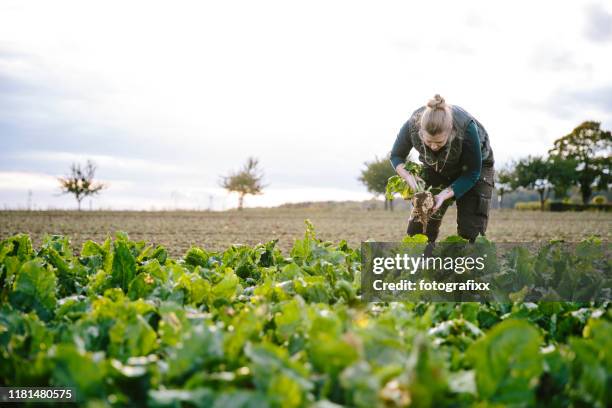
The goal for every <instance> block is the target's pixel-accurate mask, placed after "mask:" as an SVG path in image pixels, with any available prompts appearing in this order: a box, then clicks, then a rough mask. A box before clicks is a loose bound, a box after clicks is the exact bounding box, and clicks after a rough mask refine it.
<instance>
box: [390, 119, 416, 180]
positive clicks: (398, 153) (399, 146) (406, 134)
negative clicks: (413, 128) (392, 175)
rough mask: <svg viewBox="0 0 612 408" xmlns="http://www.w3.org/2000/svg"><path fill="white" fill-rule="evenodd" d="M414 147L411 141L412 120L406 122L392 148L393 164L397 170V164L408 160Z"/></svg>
mask: <svg viewBox="0 0 612 408" xmlns="http://www.w3.org/2000/svg"><path fill="white" fill-rule="evenodd" d="M411 149H412V142H410V121H407V122H406V123H404V126H402V128H401V129H400V131H399V133H398V134H397V138H396V139H395V143H393V148H392V149H391V165H392V166H393V168H394V169H396V170H397V166H399V165H400V164H404V163H405V162H406V157H408V153H410V150H411Z"/></svg>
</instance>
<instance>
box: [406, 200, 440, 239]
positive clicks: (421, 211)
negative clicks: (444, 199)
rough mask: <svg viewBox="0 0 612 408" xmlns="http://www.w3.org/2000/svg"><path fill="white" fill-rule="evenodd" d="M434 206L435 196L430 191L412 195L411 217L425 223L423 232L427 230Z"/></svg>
mask: <svg viewBox="0 0 612 408" xmlns="http://www.w3.org/2000/svg"><path fill="white" fill-rule="evenodd" d="M433 207H434V197H433V194H431V192H429V191H421V192H419V193H415V194H414V197H412V214H410V218H411V219H416V220H418V221H419V222H420V223H421V224H423V234H425V231H427V224H428V223H429V218H430V217H431V214H432V213H433Z"/></svg>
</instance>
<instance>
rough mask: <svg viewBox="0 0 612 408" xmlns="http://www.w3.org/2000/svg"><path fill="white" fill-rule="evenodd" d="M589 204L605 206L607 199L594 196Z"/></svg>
mask: <svg viewBox="0 0 612 408" xmlns="http://www.w3.org/2000/svg"><path fill="white" fill-rule="evenodd" d="M591 203H593V204H607V203H608V199H607V198H606V196H603V195H596V196H595V197H593V199H592V200H591Z"/></svg>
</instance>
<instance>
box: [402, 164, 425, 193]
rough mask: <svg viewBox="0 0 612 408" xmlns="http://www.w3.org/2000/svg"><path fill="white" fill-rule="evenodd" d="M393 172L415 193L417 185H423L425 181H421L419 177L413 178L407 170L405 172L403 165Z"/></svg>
mask: <svg viewBox="0 0 612 408" xmlns="http://www.w3.org/2000/svg"><path fill="white" fill-rule="evenodd" d="M395 171H396V172H397V174H398V175H399V176H400V177H401V178H403V179H404V180H406V183H408V185H409V186H410V188H411V189H412V190H413V191H417V190H418V189H417V183H421V184H422V185H425V181H423V179H422V178H420V177H419V176H415V175H414V174H412V173H410V172H409V171H408V170H406V169H405V168H404V165H403V164H400V165H398V166H397V167H396V168H395Z"/></svg>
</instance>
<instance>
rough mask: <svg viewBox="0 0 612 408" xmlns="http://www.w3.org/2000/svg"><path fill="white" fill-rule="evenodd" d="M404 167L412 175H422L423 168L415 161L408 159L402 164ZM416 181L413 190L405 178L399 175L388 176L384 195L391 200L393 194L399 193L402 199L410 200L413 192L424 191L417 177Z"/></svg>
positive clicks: (423, 186)
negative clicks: (415, 187) (415, 186)
mask: <svg viewBox="0 0 612 408" xmlns="http://www.w3.org/2000/svg"><path fill="white" fill-rule="evenodd" d="M404 168H405V169H406V170H408V172H409V173H410V174H412V175H413V176H421V175H422V171H423V168H422V167H421V166H420V165H419V164H417V163H414V162H410V161H408V162H406V163H405V164H404ZM416 181H417V189H416V190H413V189H412V188H411V187H410V186H409V185H408V183H407V182H406V180H404V179H403V178H402V177H400V176H399V175H395V176H391V177H389V180H388V181H387V189H386V193H385V197H386V198H387V199H388V200H393V198H394V195H395V194H399V195H400V196H401V197H402V198H403V199H404V200H410V199H411V198H412V197H413V196H414V194H415V193H418V192H420V191H426V188H425V185H424V183H423V182H422V181H421V180H419V179H417V180H416Z"/></svg>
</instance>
